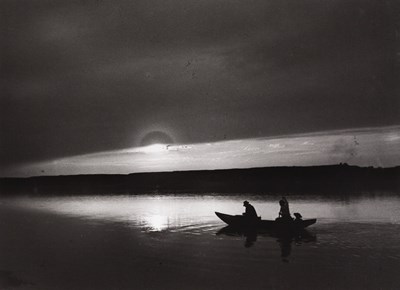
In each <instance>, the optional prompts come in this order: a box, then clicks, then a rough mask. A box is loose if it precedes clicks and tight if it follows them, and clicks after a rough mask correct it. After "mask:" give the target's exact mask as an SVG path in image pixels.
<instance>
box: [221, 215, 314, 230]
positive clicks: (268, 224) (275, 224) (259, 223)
mask: <svg viewBox="0 0 400 290" xmlns="http://www.w3.org/2000/svg"><path fill="white" fill-rule="evenodd" d="M215 214H216V215H217V216H218V217H219V218H220V219H221V220H222V221H223V222H225V223H226V224H228V225H229V226H232V227H239V228H255V229H289V230H301V229H304V228H306V227H308V226H310V225H312V224H315V223H316V222H317V219H305V220H293V221H283V220H279V219H278V220H262V219H248V218H246V217H244V216H242V215H229V214H224V213H220V212H215Z"/></svg>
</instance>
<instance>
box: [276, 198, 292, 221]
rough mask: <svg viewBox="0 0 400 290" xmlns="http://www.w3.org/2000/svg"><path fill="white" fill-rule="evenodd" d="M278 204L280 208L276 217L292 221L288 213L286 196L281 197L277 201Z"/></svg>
mask: <svg viewBox="0 0 400 290" xmlns="http://www.w3.org/2000/svg"><path fill="white" fill-rule="evenodd" d="M279 205H280V206H281V209H280V211H279V217H278V218H279V219H282V220H285V221H292V220H293V218H292V217H291V215H290V210H289V202H288V201H287V199H286V197H284V196H283V197H282V199H281V200H280V201H279Z"/></svg>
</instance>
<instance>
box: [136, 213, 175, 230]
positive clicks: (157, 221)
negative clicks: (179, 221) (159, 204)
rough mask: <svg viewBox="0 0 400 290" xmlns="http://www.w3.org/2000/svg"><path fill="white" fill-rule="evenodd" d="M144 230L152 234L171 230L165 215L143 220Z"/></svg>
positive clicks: (152, 216)
mask: <svg viewBox="0 0 400 290" xmlns="http://www.w3.org/2000/svg"><path fill="white" fill-rule="evenodd" d="M142 223H143V225H144V228H146V229H147V230H148V231H151V232H161V231H164V230H166V229H168V228H169V218H168V216H163V215H151V216H146V217H144V218H143V220H142Z"/></svg>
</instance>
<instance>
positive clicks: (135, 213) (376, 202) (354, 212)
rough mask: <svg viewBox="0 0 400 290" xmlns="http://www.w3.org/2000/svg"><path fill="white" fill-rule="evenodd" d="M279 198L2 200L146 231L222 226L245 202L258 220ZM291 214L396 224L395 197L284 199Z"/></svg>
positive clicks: (323, 220) (399, 212)
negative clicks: (223, 219)
mask: <svg viewBox="0 0 400 290" xmlns="http://www.w3.org/2000/svg"><path fill="white" fill-rule="evenodd" d="M279 198H280V197H279V196H273V197H271V196H252V195H247V196H221V195H212V196H210V195H209V196H197V195H187V196H175V195H156V196H147V195H137V196H73V197H39V198H18V199H14V200H8V201H5V200H3V203H4V202H6V203H12V204H13V205H14V206H20V207H24V208H29V209H32V210H40V211H47V212H53V213H56V214H61V215H68V216H75V217H80V218H84V219H89V220H97V221H104V222H106V221H110V222H120V223H124V224H126V225H127V226H133V227H139V228H141V229H143V230H145V231H165V230H170V231H186V232H191V231H192V232H195V231H198V230H199V229H203V230H204V231H207V230H211V229H215V228H217V227H221V226H223V225H224V224H223V223H222V222H221V221H220V220H219V219H218V218H217V217H216V216H215V214H214V211H219V212H224V213H229V214H241V213H242V212H243V210H244V208H243V206H242V202H243V200H245V199H246V200H249V201H250V202H251V203H252V204H253V205H254V206H255V208H256V210H257V212H258V214H259V215H261V216H262V218H263V219H275V218H276V217H277V215H278V211H279V205H278V200H279ZM289 202H290V208H291V212H292V213H294V212H300V213H301V214H302V215H303V217H304V218H317V219H318V223H317V224H329V223H334V222H335V223H338V222H356V223H390V224H400V198H399V197H396V196H378V197H371V196H364V197H363V196H361V197H354V198H351V199H343V198H333V199H328V198H324V197H321V196H306V197H304V196H294V197H289Z"/></svg>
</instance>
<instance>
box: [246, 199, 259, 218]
mask: <svg viewBox="0 0 400 290" xmlns="http://www.w3.org/2000/svg"><path fill="white" fill-rule="evenodd" d="M243 206H244V207H245V208H246V211H245V212H244V213H243V215H244V216H245V217H246V218H248V219H254V220H255V219H258V216H257V212H256V210H255V208H254V206H252V205H251V204H250V203H249V202H248V201H247V200H245V201H244V202H243Z"/></svg>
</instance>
